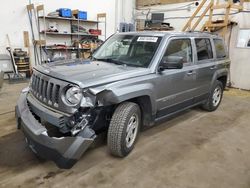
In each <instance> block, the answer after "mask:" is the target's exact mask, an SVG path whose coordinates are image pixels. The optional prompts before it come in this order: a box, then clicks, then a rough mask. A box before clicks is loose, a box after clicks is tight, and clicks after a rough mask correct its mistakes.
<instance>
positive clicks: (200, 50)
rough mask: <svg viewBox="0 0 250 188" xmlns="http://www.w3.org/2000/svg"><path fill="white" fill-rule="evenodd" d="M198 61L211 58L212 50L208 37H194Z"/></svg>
mask: <svg viewBox="0 0 250 188" xmlns="http://www.w3.org/2000/svg"><path fill="white" fill-rule="evenodd" d="M195 44H196V49H197V58H198V61H201V60H206V59H213V51H212V46H211V42H210V40H209V39H195Z"/></svg>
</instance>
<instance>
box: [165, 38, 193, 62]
mask: <svg viewBox="0 0 250 188" xmlns="http://www.w3.org/2000/svg"><path fill="white" fill-rule="evenodd" d="M168 56H178V57H182V58H183V63H191V62H192V61H193V58H192V57H193V54H192V46H191V40H190V39H173V40H171V41H170V43H169V45H168V47H167V50H166V52H165V55H164V57H168Z"/></svg>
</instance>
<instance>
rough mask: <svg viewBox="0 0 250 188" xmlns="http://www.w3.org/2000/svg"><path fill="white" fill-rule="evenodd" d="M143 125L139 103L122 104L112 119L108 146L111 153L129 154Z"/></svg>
mask: <svg viewBox="0 0 250 188" xmlns="http://www.w3.org/2000/svg"><path fill="white" fill-rule="evenodd" d="M140 125H141V111H140V108H139V106H138V105H137V104H135V103H132V102H124V103H122V104H120V105H119V106H118V107H117V108H116V110H115V112H114V114H113V116H112V119H111V122H110V125H109V129H108V138H107V140H108V148H109V150H110V152H111V154H113V155H115V156H119V157H125V156H127V155H128V154H129V153H130V152H131V151H132V150H133V148H134V145H135V142H136V140H137V137H138V132H139V130H140Z"/></svg>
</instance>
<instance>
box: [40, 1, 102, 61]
mask: <svg viewBox="0 0 250 188" xmlns="http://www.w3.org/2000/svg"><path fill="white" fill-rule="evenodd" d="M37 16H38V30H39V39H40V40H41V39H42V40H44V41H45V45H43V46H42V48H43V49H45V50H47V51H60V50H61V51H63V50H67V51H74V52H77V57H80V56H81V53H82V52H84V51H87V52H88V53H91V51H93V50H94V49H92V47H91V48H80V47H79V43H80V41H81V40H82V39H86V40H98V38H99V36H102V37H103V38H104V40H105V39H106V13H101V14H98V15H97V21H95V20H82V19H77V18H73V17H72V18H66V17H53V16H46V15H45V10H44V5H39V6H37ZM100 19H103V20H104V22H102V21H100ZM49 21H55V22H56V21H58V22H62V21H63V22H65V23H66V25H67V24H69V26H70V32H69V31H59V32H50V31H47V28H46V25H47V23H48V22H49ZM99 24H104V31H103V30H102V32H103V33H104V35H93V34H88V33H81V32H80V26H82V27H84V26H85V27H86V26H87V27H88V28H91V29H99V27H100V26H99ZM73 25H76V26H77V27H78V32H73V31H72V28H73ZM42 26H43V28H42ZM85 27H84V28H85ZM87 32H88V31H87ZM48 36H49V37H50V38H51V37H57V40H58V38H60V37H61V38H63V39H64V40H66V39H67V40H70V43H71V45H66V46H65V47H62V48H60V47H57V46H53V45H48V43H49V39H48ZM66 37H67V38H66ZM68 37H69V38H68ZM73 42H74V43H75V44H78V45H77V46H72V44H73ZM61 44H62V43H61ZM52 53H53V52H52Z"/></svg>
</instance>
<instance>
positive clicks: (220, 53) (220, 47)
mask: <svg viewBox="0 0 250 188" xmlns="http://www.w3.org/2000/svg"><path fill="white" fill-rule="evenodd" d="M214 46H215V50H216V57H217V58H218V59H220V58H225V57H226V56H227V54H226V50H225V46H224V43H223V41H222V40H221V39H214Z"/></svg>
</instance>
